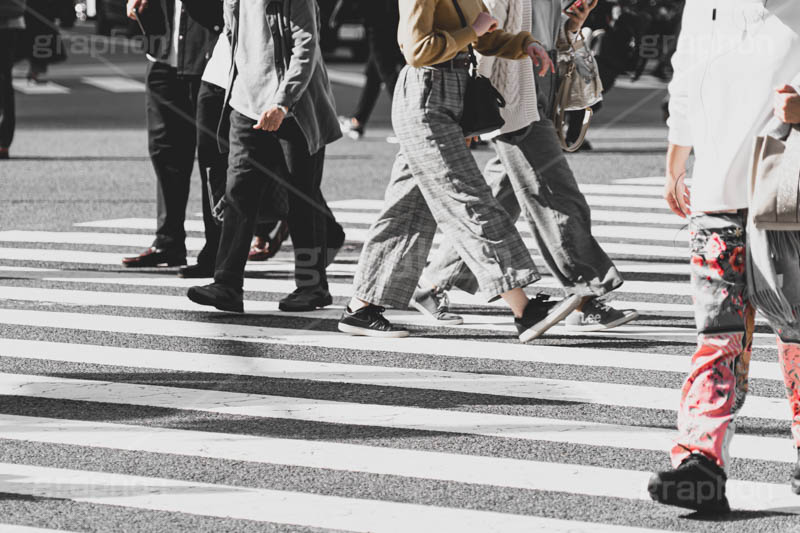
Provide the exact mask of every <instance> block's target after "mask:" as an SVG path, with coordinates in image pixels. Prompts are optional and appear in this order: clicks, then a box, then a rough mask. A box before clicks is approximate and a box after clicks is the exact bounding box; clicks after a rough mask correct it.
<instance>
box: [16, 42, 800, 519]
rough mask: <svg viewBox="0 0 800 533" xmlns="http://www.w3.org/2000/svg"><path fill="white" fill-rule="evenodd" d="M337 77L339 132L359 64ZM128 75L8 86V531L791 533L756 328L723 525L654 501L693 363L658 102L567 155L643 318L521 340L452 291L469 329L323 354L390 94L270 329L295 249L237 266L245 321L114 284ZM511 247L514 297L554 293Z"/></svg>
mask: <svg viewBox="0 0 800 533" xmlns="http://www.w3.org/2000/svg"><path fill="white" fill-rule="evenodd" d="M331 71H332V77H333V79H334V80H335V82H336V83H335V92H336V97H337V102H338V103H339V107H340V109H341V112H342V113H343V114H345V113H347V112H349V110H350V109H352V106H353V105H354V103H355V99H356V98H357V94H358V88H357V86H358V83H359V80H360V78H359V71H360V67H359V66H357V65H350V64H346V63H333V64H331ZM20 73H24V70H23V71H21V72H20ZM143 75H144V64H143V63H142V61H141V59H140V58H138V57H131V55H130V54H121V53H117V54H116V55H114V54H110V55H108V56H107V57H101V58H100V59H97V58H92V57H86V56H81V55H80V54H73V57H72V59H71V61H70V62H69V63H68V64H66V65H61V66H58V67H57V68H54V69H53V70H52V72H51V84H49V85H47V86H45V87H47V88H48V89H45V87H30V86H28V85H27V84H26V83H25V82H24V80H19V83H18V97H19V115H20V116H19V123H20V129H19V132H18V138H17V141H16V142H15V144H14V146H13V149H12V156H14V159H12V160H10V161H8V162H3V163H2V164H0V183H1V184H2V185H0V189H1V190H2V194H0V523H3V524H6V525H5V526H0V531H42V530H63V531H109V532H119V531H147V532H165V531H208V532H219V531H226V532H227V531H281V532H283V531H286V532H300V531H302V532H305V531H329V530H342V531H381V532H382V531H387V532H389V531H391V532H403V533H406V532H409V533H412V532H414V533H416V532H424V531H425V532H427V531H430V532H436V533H439V532H449V531H454V532H467V531H475V532H490V531H496V532H502V533H508V532H513V531H525V532H530V531H547V532H550V531H577V532H604V531H655V530H663V531H714V532H726V531H731V532H733V531H736V532H745V531H779V532H790V531H800V520H798V514H800V497H797V496H794V495H793V494H791V492H790V490H789V486H788V481H789V477H790V472H791V468H792V464H793V463H794V461H795V460H796V454H795V450H794V447H793V445H792V442H791V440H790V438H789V427H790V426H789V409H788V406H787V404H786V401H785V399H784V391H783V385H782V382H781V378H780V371H779V369H778V366H777V364H776V350H775V346H774V339H773V338H772V335H771V334H770V333H769V331H768V329H767V328H766V326H764V325H763V324H760V325H759V326H758V332H757V335H756V339H755V349H754V354H753V364H752V370H751V371H752V379H751V387H750V390H751V397H750V398H749V399H748V401H747V403H746V405H745V408H744V411H743V416H742V417H741V419H740V421H739V424H738V427H737V433H738V436H737V438H736V439H734V447H733V448H732V455H733V459H732V463H731V468H730V478H731V480H733V481H734V482H732V483H730V485H729V495H730V497H731V501H732V506H733V507H734V509H735V511H734V512H733V513H732V514H731V515H728V516H725V517H700V516H697V515H694V514H692V513H690V512H688V511H685V510H680V509H676V508H669V507H662V506H659V505H657V504H655V503H653V502H651V501H650V500H649V498H648V495H647V492H646V482H647V479H648V477H649V473H650V472H651V471H654V470H658V469H663V468H666V467H668V466H669V462H668V456H667V451H668V449H669V447H670V443H671V439H672V437H673V435H674V427H675V417H676V408H677V405H678V394H679V389H680V387H681V385H682V380H683V377H684V375H685V373H686V371H687V369H688V365H689V356H690V355H691V353H692V351H693V347H694V334H693V320H692V313H691V303H692V302H691V297H690V294H689V290H688V289H689V287H688V275H687V265H688V251H687V245H686V238H687V235H686V231H685V225H684V221H683V220H681V219H679V218H677V217H675V216H673V215H671V214H669V212H668V211H667V210H666V206H665V205H664V204H663V202H662V201H661V200H660V199H659V198H660V195H659V189H660V186H659V183H660V178H659V177H658V176H660V175H661V173H662V171H663V170H662V166H663V164H662V159H663V150H664V148H665V129H664V127H663V124H661V123H660V110H659V103H660V101H661V99H662V97H663V96H664V89H663V86H661V85H659V84H657V83H652V82H648V81H647V80H645V82H644V83H642V84H640V85H629V84H623V86H622V87H620V88H617V89H615V90H614V91H612V92H611V93H610V94H609V95H608V98H607V102H606V106H605V109H604V110H603V112H602V113H601V114H600V115H599V116H598V122H597V124H596V125H595V126H594V127H593V128H592V130H591V133H590V136H589V138H590V140H591V142H592V143H593V146H594V148H595V150H593V151H592V152H581V153H578V154H575V155H570V156H569V162H570V165H571V166H572V167H573V169H574V170H575V172H576V175H577V177H578V179H579V181H580V182H581V185H582V188H583V190H584V193H585V194H586V196H587V199H588V201H589V203H590V204H591V206H592V209H593V217H594V221H595V226H594V228H595V234H596V235H597V237H598V240H599V241H601V242H602V243H603V245H604V247H605V248H606V250H607V251H608V252H609V253H610V255H612V257H613V258H614V259H615V260H616V261H617V263H618V265H619V267H620V270H621V271H622V272H623V274H624V276H625V278H626V284H625V285H624V286H623V287H622V288H621V289H620V290H619V291H617V292H616V293H615V294H614V295H613V296H612V298H611V300H612V302H611V303H612V305H614V306H617V307H620V308H637V309H639V311H640V313H641V317H640V319H639V320H638V321H636V322H635V323H632V324H631V325H629V326H626V327H622V328H618V329H616V330H612V331H608V332H605V333H585V334H575V333H570V332H568V331H566V330H565V328H564V327H562V326H557V327H556V328H554V329H553V330H551V331H550V332H549V333H548V334H547V335H546V336H545V337H544V338H542V339H541V340H539V341H537V342H535V343H533V344H531V345H519V344H518V343H517V342H516V341H515V338H514V335H513V333H512V321H511V317H510V315H509V313H508V312H507V311H506V310H505V309H504V308H502V307H497V306H493V305H488V304H486V303H485V302H483V301H482V300H480V299H478V298H475V297H471V296H468V295H466V294H464V293H459V292H453V293H451V299H452V301H453V303H454V308H455V310H456V311H457V312H460V313H463V314H464V315H465V318H466V323H465V324H464V325H463V326H458V327H432V326H430V325H426V324H425V322H424V320H423V319H422V317H421V316H417V315H415V313H414V312H412V311H406V310H393V311H391V316H392V317H393V319H394V320H396V321H397V322H401V323H406V324H410V325H411V327H412V329H413V337H412V338H410V339H405V340H393V341H381V340H370V339H364V338H354V337H348V336H344V335H341V334H339V333H337V332H336V320H337V318H338V316H339V314H340V313H341V308H342V306H343V304H344V303H345V302H346V299H347V297H348V295H349V291H350V283H351V281H352V276H353V272H354V269H355V266H356V263H357V258H358V253H359V250H360V247H361V244H362V243H363V239H364V236H365V232H366V231H367V229H368V227H369V224H370V222H371V221H372V220H374V218H375V216H376V213H377V211H378V209H379V207H380V200H381V198H382V193H383V189H384V187H385V184H386V182H387V180H388V175H389V168H390V165H391V160H392V157H393V155H394V153H395V152H396V149H397V147H396V145H392V144H389V143H387V142H386V140H385V139H386V137H387V136H388V135H390V134H391V131H390V129H389V123H388V103H387V101H386V99H385V97H384V98H383V99H382V101H381V103H380V105H379V108H378V109H377V110H376V113H375V116H374V121H373V123H372V124H371V125H370V128H369V129H368V132H367V136H366V138H365V139H363V140H361V141H359V142H354V141H351V140H342V141H340V142H337V143H335V144H334V145H332V146H331V147H330V149H329V151H328V159H327V168H326V175H325V192H326V195H327V197H328V198H329V200H330V201H331V205H332V207H333V209H334V212H335V214H336V216H337V218H338V219H339V220H340V221H341V222H342V223H343V225H344V226H345V229H346V231H347V234H348V239H347V245H346V247H345V249H343V251H342V252H341V253H340V255H339V256H338V257H337V260H336V262H335V263H334V264H333V265H332V266H331V267H330V270H329V273H330V275H331V278H330V281H331V290H332V292H333V294H334V297H335V298H334V300H335V301H334V305H332V306H330V307H329V308H328V309H325V310H321V311H317V312H313V313H307V314H296V315H291V314H286V313H280V312H278V311H277V304H276V302H277V300H278V299H279V298H280V297H281V296H282V295H284V294H286V293H287V292H289V291H290V290H291V289H292V288H293V286H292V282H291V277H290V273H291V268H292V264H291V246H290V243H287V246H286V247H285V251H283V252H281V254H279V255H278V256H277V257H276V258H275V259H273V260H272V261H270V262H267V263H261V264H252V265H250V266H249V267H248V274H247V280H246V285H245V289H246V294H245V299H246V302H245V308H246V310H247V313H246V314H243V315H233V314H224V313H219V312H214V311H209V309H208V308H201V307H199V306H196V305H194V304H192V303H191V302H189V301H188V300H187V299H186V297H185V291H186V287H187V286H189V285H192V284H195V283H196V282H193V281H191V280H189V281H185V280H181V279H179V278H177V277H176V275H175V271H174V270H173V269H161V270H155V269H154V270H148V271H144V272H142V271H131V270H125V269H123V268H121V266H120V263H119V262H120V259H121V258H122V257H123V256H125V255H129V254H134V253H138V252H139V251H141V250H142V249H144V248H145V247H146V246H148V245H149V244H150V241H151V238H152V230H153V228H154V224H155V221H154V214H155V186H154V177H153V173H152V168H151V166H150V162H149V160H148V158H147V151H146V136H145V131H144V115H143V105H144V104H143V102H144V96H143V92H142V91H143V88H142V84H141V82H142V80H143ZM490 155H491V152H490V151H489V150H487V149H484V150H479V151H476V152H475V156H476V158H477V159H478V160H479V162H481V163H483V162H485V161H486V160H487V158H488V157H489V156H490ZM195 183H197V182H195ZM198 189H199V187H197V186H195V187H194V190H193V193H192V198H191V201H190V205H189V207H188V209H187V229H188V233H189V236H190V237H189V240H188V246H189V248H190V251H191V253H196V252H197V250H198V249H199V247H200V246H202V238H203V235H202V224H201V222H200V219H199V216H198V214H197V213H198V212H199V211H200V200H199V191H198ZM520 228H521V230H522V234H523V237H525V238H526V239H529V240H530V241H532V235H531V233H530V230H529V229H528V228H527V226H526V225H525V224H524V222H522V223H521V224H520ZM437 246H438V245H437ZM531 248H532V251H533V255H534V257H535V259H536V262H537V264H539V265H540V266H541V267H542V268H541V270H542V273H543V280H542V281H541V282H540V283H539V284H537V286H534V287H532V288H531V290H532V291H535V290H540V291H544V292H550V293H552V294H559V293H560V290H559V289H558V285H557V283H556V282H555V280H554V279H553V278H552V277H551V276H550V275H549V274H548V273H547V270H546V268H545V267H544V264H543V262H542V260H541V258H540V257H539V255H538V252H537V251H536V250H535V246H534V245H533V244H531ZM12 526H26V527H27V529H26V528H23V527H20V528H19V529H13V528H12Z"/></svg>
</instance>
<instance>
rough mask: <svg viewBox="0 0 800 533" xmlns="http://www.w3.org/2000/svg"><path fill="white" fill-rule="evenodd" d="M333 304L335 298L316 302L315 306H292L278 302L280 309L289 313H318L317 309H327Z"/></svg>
mask: <svg viewBox="0 0 800 533" xmlns="http://www.w3.org/2000/svg"><path fill="white" fill-rule="evenodd" d="M332 303H333V298H329V299H326V300H321V301H318V302H314V304H313V305H291V304H284V303H283V302H278V309H280V310H281V311H284V312H287V313H305V312H310V311H316V310H317V309H322V308H323V307H327V306H329V305H331V304H332Z"/></svg>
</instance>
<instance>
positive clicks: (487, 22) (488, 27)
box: [472, 11, 498, 37]
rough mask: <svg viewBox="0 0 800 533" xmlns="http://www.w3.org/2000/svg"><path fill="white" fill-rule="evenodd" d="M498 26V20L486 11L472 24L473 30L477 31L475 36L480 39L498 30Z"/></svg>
mask: <svg viewBox="0 0 800 533" xmlns="http://www.w3.org/2000/svg"><path fill="white" fill-rule="evenodd" d="M497 24H498V23H497V19H496V18H494V17H493V16H491V15H490V14H489V13H487V12H485V11H481V12H480V13H479V14H478V18H476V19H475V22H473V23H472V29H473V30H475V34H476V35H477V36H478V37H480V36H481V35H485V34H487V33H491V32H493V31H494V30H496V29H497Z"/></svg>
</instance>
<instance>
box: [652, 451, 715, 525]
mask: <svg viewBox="0 0 800 533" xmlns="http://www.w3.org/2000/svg"><path fill="white" fill-rule="evenodd" d="M727 480H728V476H727V475H725V472H724V471H723V470H722V468H720V467H719V465H717V463H715V462H714V461H712V460H711V459H709V458H708V457H706V456H705V455H702V454H699V453H693V454H692V455H690V456H689V457H687V458H686V459H684V460H683V462H682V463H681V464H680V465H679V466H678V468H676V469H674V470H666V471H664V472H658V473H656V474H653V476H652V477H651V478H650V483H648V486H647V490H648V491H649V492H650V497H651V498H653V499H654V500H655V501H657V502H659V503H663V504H665V505H674V506H676V507H685V508H687V509H694V510H695V511H699V512H702V513H728V512H730V510H731V508H730V505H729V504H728V498H727V497H726V496H725V483H726V482H727Z"/></svg>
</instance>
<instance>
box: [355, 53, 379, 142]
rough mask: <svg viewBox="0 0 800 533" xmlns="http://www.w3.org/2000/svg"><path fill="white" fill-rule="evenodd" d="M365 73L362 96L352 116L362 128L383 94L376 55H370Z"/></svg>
mask: <svg viewBox="0 0 800 533" xmlns="http://www.w3.org/2000/svg"><path fill="white" fill-rule="evenodd" d="M364 74H365V76H366V82H365V83H364V87H363V88H362V89H361V96H360V97H359V99H358V105H357V106H356V110H355V112H354V113H353V117H352V118H353V120H355V121H356V123H357V126H358V127H360V128H361V129H362V130H363V129H364V126H365V125H366V124H367V122H368V121H369V117H370V116H371V115H372V111H373V110H374V109H375V104H376V103H377V102H378V98H379V97H380V94H381V76H380V72H378V66H377V64H376V63H375V56H374V55H370V57H369V60H368V61H367V67H366V69H365V70H364Z"/></svg>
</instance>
